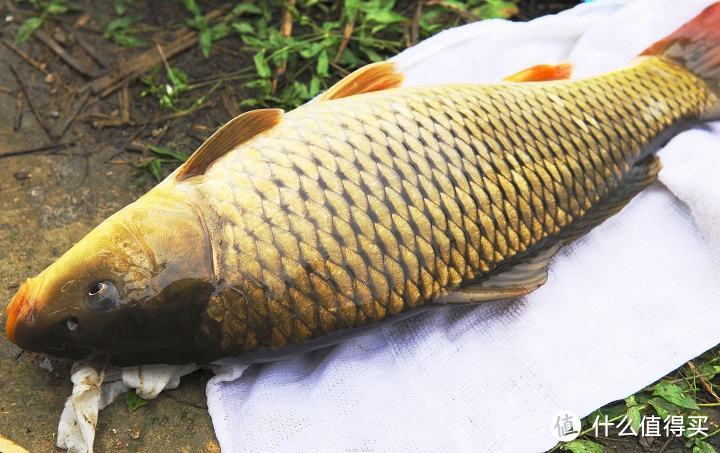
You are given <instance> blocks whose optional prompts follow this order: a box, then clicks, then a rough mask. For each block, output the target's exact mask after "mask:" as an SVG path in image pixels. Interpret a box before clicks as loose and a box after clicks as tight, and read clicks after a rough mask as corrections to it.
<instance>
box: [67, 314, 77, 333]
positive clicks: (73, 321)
mask: <svg viewBox="0 0 720 453" xmlns="http://www.w3.org/2000/svg"><path fill="white" fill-rule="evenodd" d="M78 327H80V323H79V322H78V319H77V318H76V317H75V316H70V317H69V318H67V319H66V320H65V328H66V329H67V330H69V331H70V332H75V331H76V330H78Z"/></svg>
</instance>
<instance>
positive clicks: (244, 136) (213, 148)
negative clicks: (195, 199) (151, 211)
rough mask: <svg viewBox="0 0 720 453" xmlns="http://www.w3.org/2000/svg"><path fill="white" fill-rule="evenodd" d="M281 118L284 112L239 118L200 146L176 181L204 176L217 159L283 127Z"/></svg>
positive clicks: (267, 111)
mask: <svg viewBox="0 0 720 453" xmlns="http://www.w3.org/2000/svg"><path fill="white" fill-rule="evenodd" d="M282 114H283V111H282V110H281V109H259V110H252V111H250V112H245V113H243V114H242V115H238V116H236V117H235V118H233V119H231V120H230V121H228V122H227V123H225V125H224V126H223V127H221V128H220V129H218V130H217V131H215V133H214V134H212V135H211V136H210V138H208V139H207V140H205V143H203V144H202V145H200V147H199V148H198V149H197V150H196V151H195V152H194V153H193V154H192V156H190V158H189V159H188V160H187V161H185V163H184V164H183V165H182V166H181V167H180V169H179V170H178V172H177V174H176V175H175V178H176V179H177V180H178V181H182V180H183V179H185V178H189V177H190V176H195V175H202V174H203V173H205V170H207V167H208V166H209V165H210V164H211V163H213V162H214V161H215V159H217V158H218V157H220V156H222V155H223V154H225V153H226V152H228V151H230V150H231V149H233V148H235V147H236V146H238V145H240V144H241V143H244V142H246V141H248V140H250V139H251V138H253V137H254V136H256V135H257V134H259V133H261V132H264V131H266V130H268V129H270V128H272V127H273V126H276V125H277V124H278V123H280V120H281V119H282Z"/></svg>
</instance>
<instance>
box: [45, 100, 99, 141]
mask: <svg viewBox="0 0 720 453" xmlns="http://www.w3.org/2000/svg"><path fill="white" fill-rule="evenodd" d="M88 99H90V91H89V90H85V91H84V92H83V93H82V94H81V95H80V98H79V99H78V100H77V101H75V104H74V105H73V107H72V109H71V110H70V112H69V116H67V117H66V118H65V121H63V123H62V124H61V125H59V126H58V128H57V130H56V131H54V132H53V137H54V138H55V140H59V139H61V138H62V136H63V135H65V132H67V130H68V128H69V127H70V125H71V124H72V122H73V121H75V118H76V117H77V116H78V113H80V110H82V108H83V107H84V106H85V103H87V101H88Z"/></svg>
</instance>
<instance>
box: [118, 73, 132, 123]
mask: <svg viewBox="0 0 720 453" xmlns="http://www.w3.org/2000/svg"><path fill="white" fill-rule="evenodd" d="M120 118H122V119H123V121H125V122H126V123H129V122H130V89H129V88H128V85H127V83H126V84H125V86H124V87H123V88H122V90H121V91H120Z"/></svg>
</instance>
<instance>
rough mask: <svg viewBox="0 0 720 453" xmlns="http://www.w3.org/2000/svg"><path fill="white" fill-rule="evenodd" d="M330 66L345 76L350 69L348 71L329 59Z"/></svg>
mask: <svg viewBox="0 0 720 453" xmlns="http://www.w3.org/2000/svg"><path fill="white" fill-rule="evenodd" d="M330 66H332V67H333V68H334V69H335V70H336V71H337V72H339V73H340V74H342V75H343V76H346V75H348V74H350V71H348V70H347V69H345V68H343V67H342V66H340V65H339V64H337V63H335V62H334V61H331V62H330Z"/></svg>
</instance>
